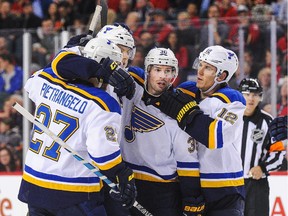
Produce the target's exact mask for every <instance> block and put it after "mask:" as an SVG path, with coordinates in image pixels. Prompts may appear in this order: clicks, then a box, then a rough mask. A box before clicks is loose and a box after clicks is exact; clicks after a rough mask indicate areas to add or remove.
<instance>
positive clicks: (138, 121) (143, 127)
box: [124, 106, 164, 142]
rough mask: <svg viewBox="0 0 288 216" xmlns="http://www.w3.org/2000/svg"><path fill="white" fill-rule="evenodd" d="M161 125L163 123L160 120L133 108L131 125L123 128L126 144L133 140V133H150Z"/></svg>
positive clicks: (135, 107)
mask: <svg viewBox="0 0 288 216" xmlns="http://www.w3.org/2000/svg"><path fill="white" fill-rule="evenodd" d="M163 125H164V122H163V121H161V120H160V119H158V118H156V117H155V116H153V115H151V114H149V113H147V112H145V111H144V110H141V109H140V108H139V107H137V106H134V107H133V109H132V114H131V125H130V126H129V125H126V126H125V132H124V135H125V139H126V141H127V142H133V141H134V140H135V132H140V133H144V132H151V131H154V130H157V129H158V128H160V127H162V126H163Z"/></svg>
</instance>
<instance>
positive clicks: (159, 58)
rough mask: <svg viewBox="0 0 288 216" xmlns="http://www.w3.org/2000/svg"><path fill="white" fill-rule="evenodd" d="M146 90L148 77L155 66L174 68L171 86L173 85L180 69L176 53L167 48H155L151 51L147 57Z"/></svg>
mask: <svg viewBox="0 0 288 216" xmlns="http://www.w3.org/2000/svg"><path fill="white" fill-rule="evenodd" d="M144 65H145V76H146V77H145V88H146V82H147V76H148V75H149V72H150V70H151V67H152V66H153V65H166V66H171V67H172V77H171V82H170V86H171V85H172V84H173V82H174V81H175V79H176V78H177V76H178V72H179V68H178V60H177V58H176V57H175V55H174V53H173V52H172V51H171V50H170V49H166V48H157V47H156V48H153V49H151V50H150V51H149V53H148V54H147V56H146V57H145V62H144Z"/></svg>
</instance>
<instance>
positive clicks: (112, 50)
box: [82, 38, 122, 64]
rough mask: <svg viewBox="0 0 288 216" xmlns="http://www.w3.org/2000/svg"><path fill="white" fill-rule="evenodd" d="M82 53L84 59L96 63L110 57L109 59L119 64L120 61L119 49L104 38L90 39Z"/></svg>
mask: <svg viewBox="0 0 288 216" xmlns="http://www.w3.org/2000/svg"><path fill="white" fill-rule="evenodd" d="M82 53H83V56H84V57H86V58H90V59H93V60H95V61H97V62H98V63H100V62H101V60H102V59H105V58H107V57H110V59H112V60H113V61H115V62H117V63H119V64H120V63H121V61H122V53H121V49H120V48H119V47H118V46H117V45H116V44H115V43H113V42H112V41H110V40H108V39H105V38H93V39H91V40H90V41H89V42H88V43H87V44H86V45H85V47H84V49H83V50H82Z"/></svg>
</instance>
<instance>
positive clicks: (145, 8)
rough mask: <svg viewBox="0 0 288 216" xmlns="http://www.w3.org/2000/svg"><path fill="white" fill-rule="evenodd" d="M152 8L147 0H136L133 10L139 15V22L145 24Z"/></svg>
mask: <svg viewBox="0 0 288 216" xmlns="http://www.w3.org/2000/svg"><path fill="white" fill-rule="evenodd" d="M152 8H153V7H152V4H151V3H150V2H149V1H148V0H136V5H135V8H134V9H135V11H137V12H138V13H139V14H140V20H141V22H145V21H146V19H147V16H149V13H150V12H151V11H152Z"/></svg>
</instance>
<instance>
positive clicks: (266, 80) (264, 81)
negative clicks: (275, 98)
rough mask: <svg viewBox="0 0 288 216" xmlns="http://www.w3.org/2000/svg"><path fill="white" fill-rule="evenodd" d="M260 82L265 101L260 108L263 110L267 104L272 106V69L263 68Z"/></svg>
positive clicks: (259, 78) (259, 74)
mask: <svg viewBox="0 0 288 216" xmlns="http://www.w3.org/2000/svg"><path fill="white" fill-rule="evenodd" d="M258 80H259V82H260V85H261V86H262V88H263V100H262V101H261V103H260V105H259V106H260V108H263V107H264V106H265V105H266V104H271V68H269V67H264V68H262V69H261V70H260V71H259V73H258Z"/></svg>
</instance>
